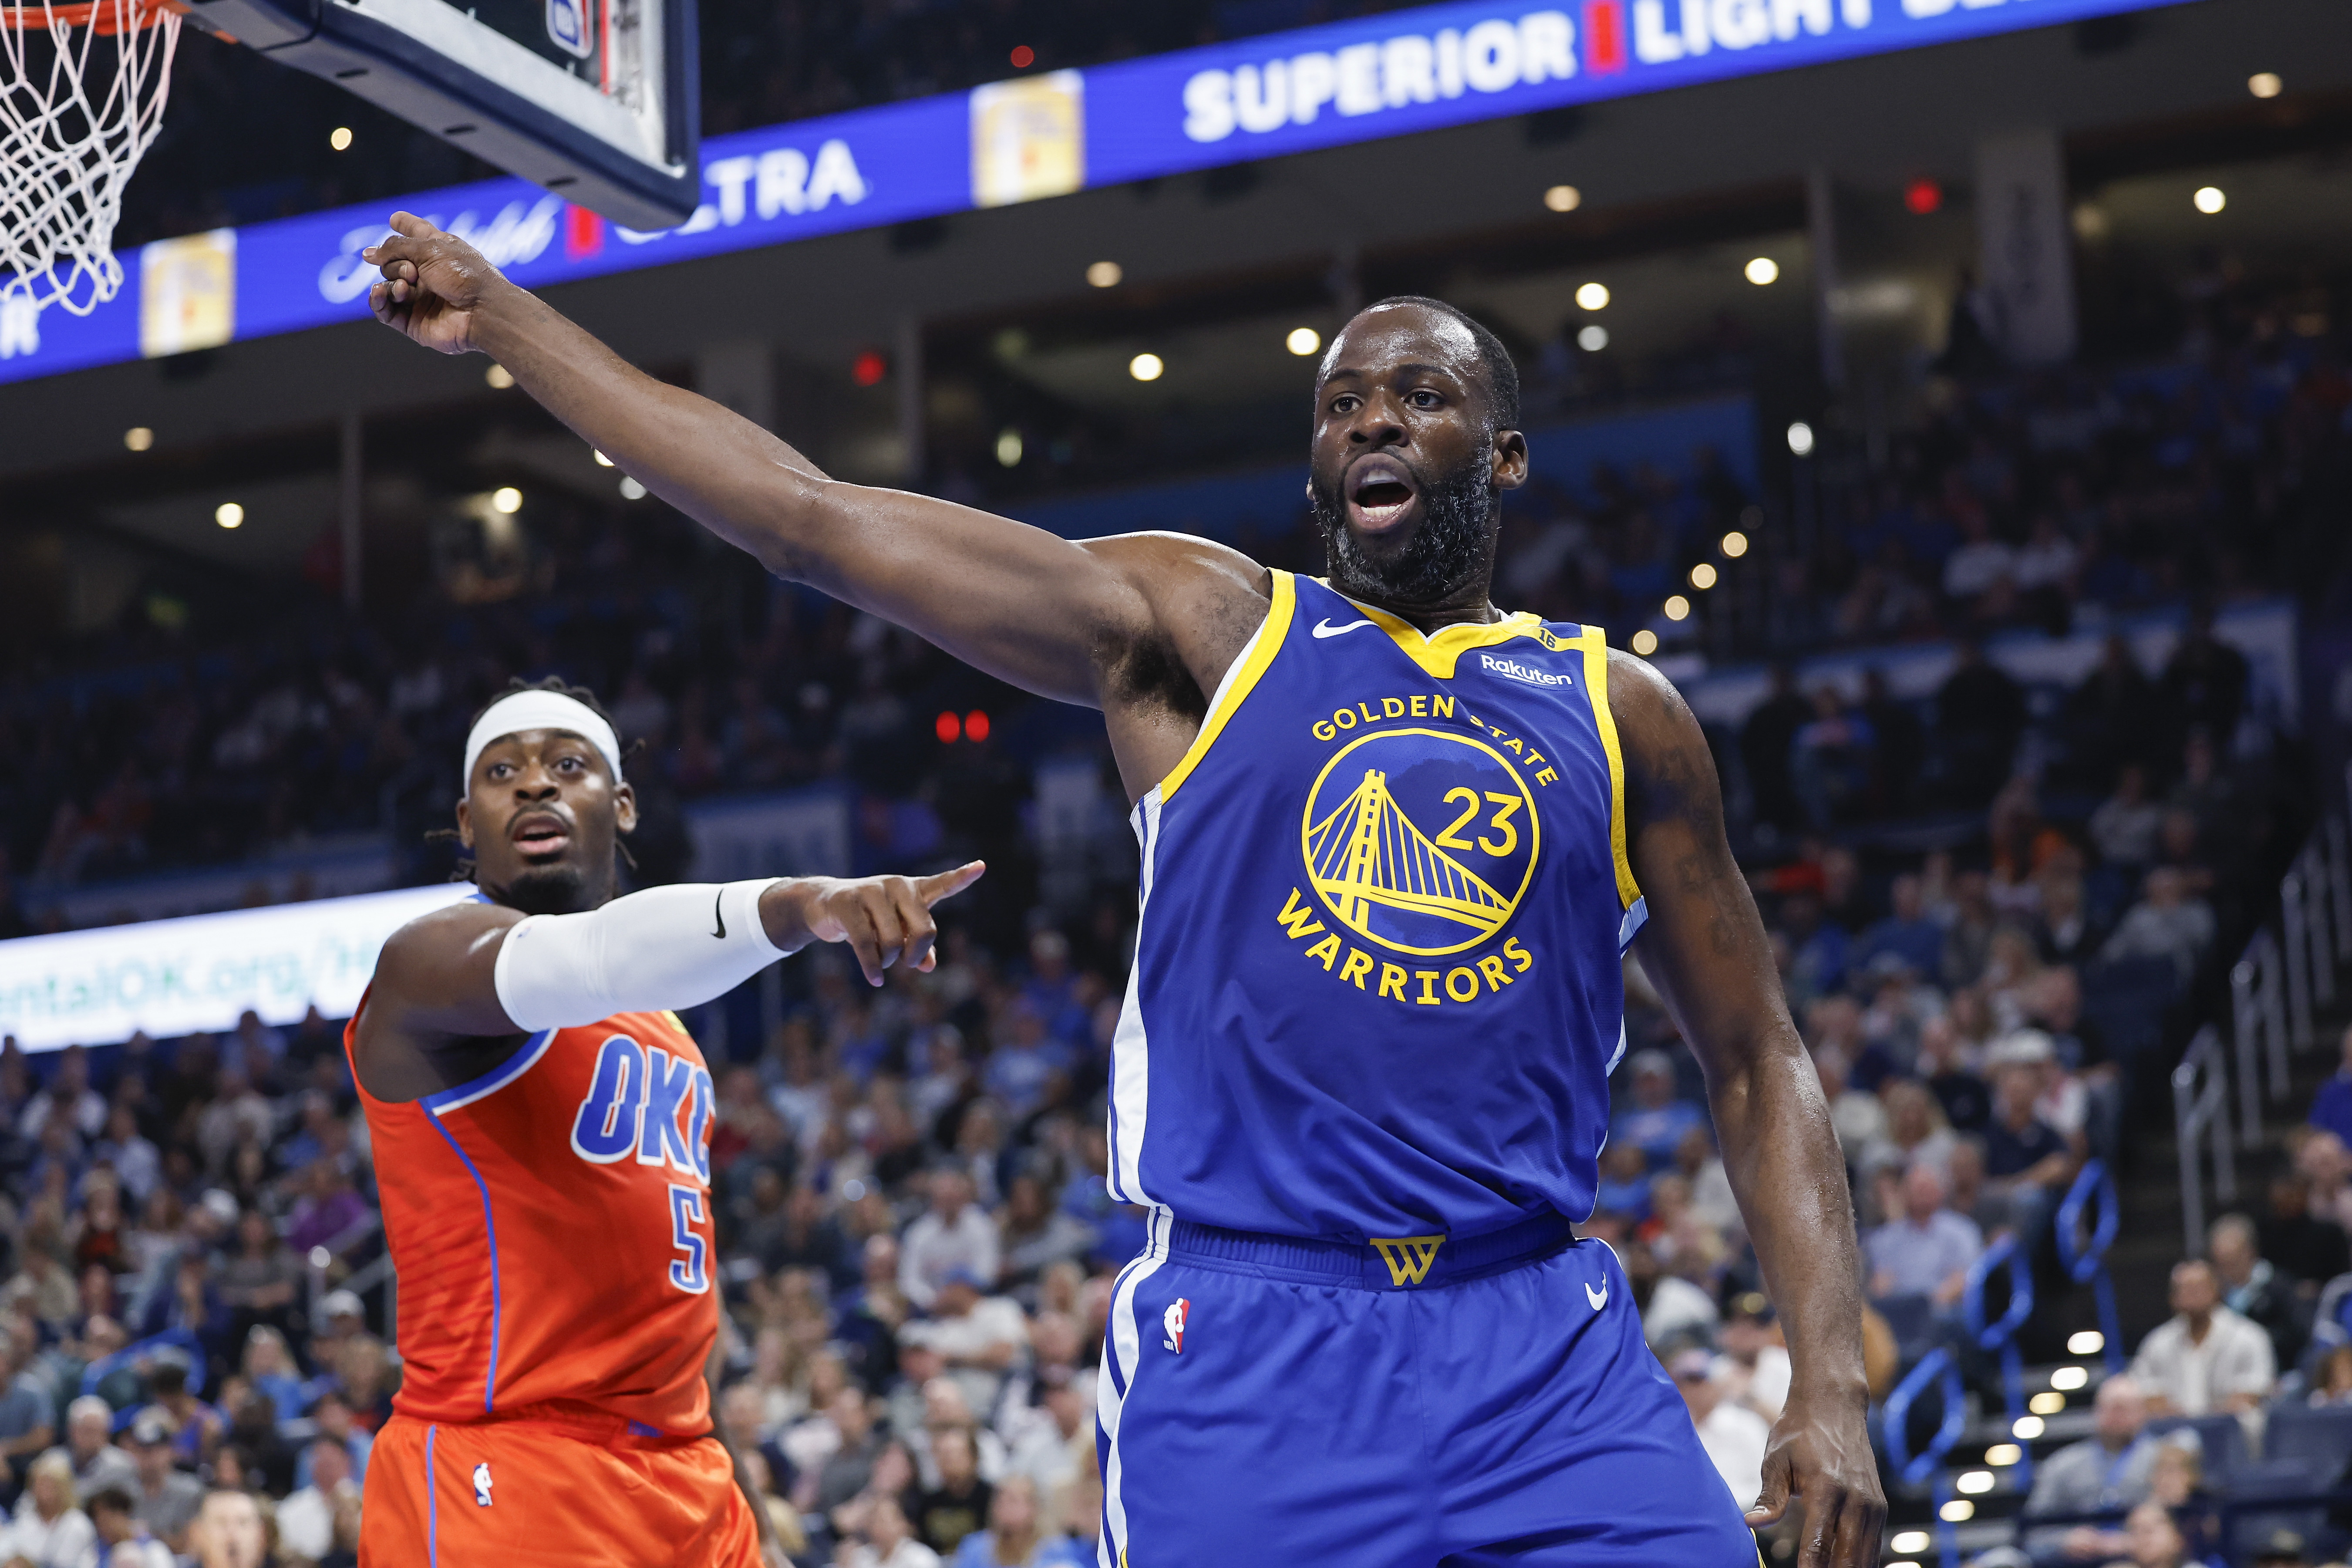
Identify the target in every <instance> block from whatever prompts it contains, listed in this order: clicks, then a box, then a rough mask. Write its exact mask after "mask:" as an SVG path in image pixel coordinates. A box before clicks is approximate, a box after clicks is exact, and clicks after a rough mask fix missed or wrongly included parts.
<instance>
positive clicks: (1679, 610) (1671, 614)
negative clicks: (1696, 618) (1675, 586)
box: [1665, 594, 1691, 621]
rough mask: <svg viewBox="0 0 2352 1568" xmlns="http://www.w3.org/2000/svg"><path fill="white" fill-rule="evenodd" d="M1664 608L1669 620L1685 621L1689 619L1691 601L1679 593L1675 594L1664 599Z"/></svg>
mask: <svg viewBox="0 0 2352 1568" xmlns="http://www.w3.org/2000/svg"><path fill="white" fill-rule="evenodd" d="M1665 609H1666V619H1668V620H1670V621H1686V620H1688V619H1690V612H1691V603H1690V601H1689V600H1688V599H1685V598H1684V597H1683V596H1682V595H1680V594H1676V595H1673V596H1672V597H1670V598H1669V599H1667V600H1666V605H1665Z"/></svg>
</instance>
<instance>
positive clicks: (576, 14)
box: [547, 0, 595, 60]
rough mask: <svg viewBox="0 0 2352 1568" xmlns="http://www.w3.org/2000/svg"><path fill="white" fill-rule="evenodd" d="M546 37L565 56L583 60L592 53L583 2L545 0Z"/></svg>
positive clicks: (592, 46) (577, 0)
mask: <svg viewBox="0 0 2352 1568" xmlns="http://www.w3.org/2000/svg"><path fill="white" fill-rule="evenodd" d="M547 36H548V37H550V38H551V39H553V40H554V42H555V47H557V48H559V49H562V51H563V52H564V53H566V54H571V55H577V56H579V57H580V58H582V59H583V60H584V59H586V58H588V57H589V55H591V54H592V53H593V52H594V50H595V45H594V44H593V42H591V41H590V39H589V37H588V16H587V11H586V8H585V5H584V4H583V0H547Z"/></svg>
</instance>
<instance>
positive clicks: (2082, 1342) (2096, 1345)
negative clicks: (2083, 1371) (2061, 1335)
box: [2066, 1329, 2107, 1355]
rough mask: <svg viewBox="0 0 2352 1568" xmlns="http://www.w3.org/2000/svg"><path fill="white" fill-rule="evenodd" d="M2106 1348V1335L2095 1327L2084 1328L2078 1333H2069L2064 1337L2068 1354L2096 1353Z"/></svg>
mask: <svg viewBox="0 0 2352 1568" xmlns="http://www.w3.org/2000/svg"><path fill="white" fill-rule="evenodd" d="M2106 1348H2107V1336H2106V1335H2105V1334H2103V1333H2101V1332H2099V1331H2098V1330H2096V1329H2084V1331H2082V1332H2080V1333H2078V1334H2069V1335H2068V1336H2067V1337H2066V1353H2067V1354H2068V1355H2096V1354H2098V1353H2099V1352H2101V1351H2103V1350H2105V1349H2106Z"/></svg>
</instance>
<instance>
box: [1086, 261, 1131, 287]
mask: <svg viewBox="0 0 2352 1568" xmlns="http://www.w3.org/2000/svg"><path fill="white" fill-rule="evenodd" d="M1126 276H1127V269H1126V268H1123V267H1121V266H1120V265H1119V264H1118V262H1116V261H1097V262H1096V263H1095V264H1094V265H1093V266H1091V267H1089V268H1087V285H1088V287H1090V288H1095V289H1116V288H1118V280H1119V279H1122V278H1124V277H1126Z"/></svg>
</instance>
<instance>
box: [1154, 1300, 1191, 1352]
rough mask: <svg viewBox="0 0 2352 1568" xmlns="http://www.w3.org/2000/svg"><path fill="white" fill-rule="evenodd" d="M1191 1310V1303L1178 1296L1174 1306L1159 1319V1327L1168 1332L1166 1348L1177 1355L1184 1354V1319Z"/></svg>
mask: <svg viewBox="0 0 2352 1568" xmlns="http://www.w3.org/2000/svg"><path fill="white" fill-rule="evenodd" d="M1191 1311H1192V1302H1190V1301H1188V1300H1185V1299H1184V1298H1183V1297H1181V1296H1179V1297H1178V1298H1177V1299H1176V1304H1175V1305H1174V1306H1171V1307H1170V1308H1169V1309H1168V1310H1167V1311H1165V1312H1163V1313H1161V1314H1160V1325H1161V1326H1162V1327H1163V1328H1165V1329H1166V1330H1167V1331H1168V1338H1167V1341H1166V1343H1167V1346H1168V1348H1169V1349H1170V1350H1171V1351H1174V1352H1177V1353H1178V1354H1179V1355H1181V1354H1182V1353H1183V1352H1184V1319H1185V1317H1186V1316H1187V1315H1188V1314H1190V1313H1191Z"/></svg>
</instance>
